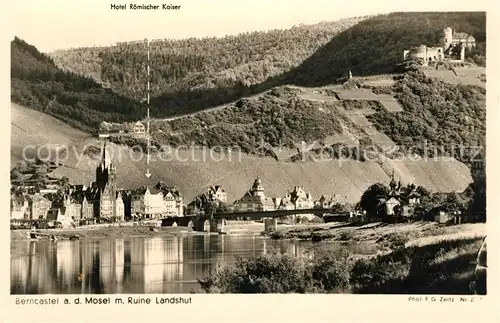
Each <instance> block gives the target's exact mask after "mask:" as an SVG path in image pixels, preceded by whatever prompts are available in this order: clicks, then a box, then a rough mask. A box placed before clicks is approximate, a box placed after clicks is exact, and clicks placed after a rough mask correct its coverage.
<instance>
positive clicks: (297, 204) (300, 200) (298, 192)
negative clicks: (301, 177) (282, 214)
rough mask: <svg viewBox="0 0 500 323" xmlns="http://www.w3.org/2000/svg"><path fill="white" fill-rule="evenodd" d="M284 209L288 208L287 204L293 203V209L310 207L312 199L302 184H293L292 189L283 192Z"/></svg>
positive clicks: (311, 206) (312, 205)
mask: <svg viewBox="0 0 500 323" xmlns="http://www.w3.org/2000/svg"><path fill="white" fill-rule="evenodd" d="M282 203H285V204H286V205H284V208H283V209H285V210H287V209H289V205H290V204H291V205H293V209H294V210H304V209H312V208H313V207H314V200H313V198H312V196H311V194H310V193H307V192H306V191H305V190H304V187H302V186H294V188H293V191H291V192H288V190H287V191H286V192H285V197H284V198H283V199H282Z"/></svg>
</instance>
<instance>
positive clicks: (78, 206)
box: [64, 142, 125, 220]
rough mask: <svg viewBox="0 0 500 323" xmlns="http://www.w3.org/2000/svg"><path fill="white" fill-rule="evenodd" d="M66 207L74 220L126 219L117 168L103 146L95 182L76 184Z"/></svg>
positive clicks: (67, 198)
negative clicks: (86, 185)
mask: <svg viewBox="0 0 500 323" xmlns="http://www.w3.org/2000/svg"><path fill="white" fill-rule="evenodd" d="M64 200H65V202H64V207H65V209H66V210H68V211H70V212H69V213H70V214H71V217H72V218H73V219H74V220H124V218H125V203H124V200H123V197H122V192H119V191H118V190H117V188H116V168H115V165H113V164H112V163H111V160H110V157H109V155H108V154H107V152H106V142H104V144H103V145H102V148H101V158H100V162H99V165H98V166H97V168H96V171H95V182H92V183H91V184H90V185H89V187H85V186H83V185H74V186H72V187H71V188H70V189H69V191H68V192H67V196H66V198H65V199H64Z"/></svg>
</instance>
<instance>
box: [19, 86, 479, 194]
mask: <svg viewBox="0 0 500 323" xmlns="http://www.w3.org/2000/svg"><path fill="white" fill-rule="evenodd" d="M301 95H304V94H303V93H302V94H301ZM309 96H310V95H309ZM12 115H13V123H15V124H16V125H17V124H19V123H21V122H22V125H32V127H30V128H31V129H32V130H31V131H30V132H29V133H28V136H27V135H26V133H25V132H24V131H20V130H19V129H17V127H15V126H14V125H13V126H12V143H13V146H12V147H11V154H12V156H13V158H14V157H15V156H19V155H20V152H21V150H22V145H24V144H26V143H27V144H31V143H40V144H43V143H49V144H51V143H52V144H53V143H59V144H68V145H69V146H70V147H74V149H73V148H71V149H70V154H69V155H68V158H65V160H61V162H62V163H63V165H64V166H62V167H59V168H58V169H56V170H55V171H54V172H53V173H52V174H51V175H52V176H55V177H62V176H67V177H68V178H69V179H70V181H71V182H72V183H82V181H83V182H84V183H86V184H88V183H89V182H90V181H92V180H94V176H95V167H96V166H97V163H98V155H99V148H98V147H100V142H99V140H98V139H96V138H88V136H87V135H86V134H85V133H82V132H80V131H78V130H75V129H72V128H71V127H70V126H68V125H64V124H63V123H61V122H60V121H59V120H57V119H55V118H53V117H50V116H46V115H44V114H42V113H39V112H37V111H32V110H30V109H27V108H22V107H19V106H16V105H13V106H12ZM43 125H47V129H42V126H43ZM49 129H53V131H52V130H49ZM65 140H67V141H65ZM108 146H109V152H110V154H111V156H112V157H113V162H114V163H115V164H116V165H117V180H118V184H119V186H120V187H122V188H136V187H138V186H141V185H145V184H155V183H156V182H157V181H158V180H164V181H165V182H167V183H169V184H171V185H176V186H178V187H179V189H180V190H181V192H182V193H183V195H184V197H185V199H186V200H188V201H189V200H191V199H192V198H193V197H194V196H196V195H197V194H199V193H200V192H201V191H203V190H204V189H206V187H208V186H209V185H212V184H220V185H223V186H224V187H225V188H226V190H227V192H228V198H229V200H230V201H232V200H234V199H237V198H239V197H241V196H242V195H243V194H244V192H245V190H246V189H248V187H249V186H250V185H251V184H252V183H253V180H254V179H255V177H257V176H260V177H261V178H262V180H263V183H264V185H265V188H266V194H268V195H270V196H282V195H283V194H284V190H286V189H291V188H292V187H293V186H294V185H304V186H305V187H306V188H307V190H310V191H311V193H312V194H313V197H315V198H319V196H320V195H321V194H336V195H337V196H340V198H341V200H345V201H350V202H357V201H358V200H359V197H360V196H361V194H362V193H363V191H364V190H365V189H366V188H367V187H368V186H369V185H371V184H373V183H375V182H380V181H381V182H385V183H388V182H389V180H390V174H391V173H392V170H394V172H395V174H396V176H397V177H400V178H401V180H402V181H404V182H415V183H416V184H419V185H424V186H425V187H427V188H429V189H431V190H436V191H462V190H464V189H465V188H466V187H467V186H468V185H469V183H470V182H471V181H472V179H471V176H470V172H469V169H468V168H467V167H466V166H465V165H464V164H462V163H459V162H455V161H452V162H450V161H448V160H440V159H437V160H428V161H412V160H409V159H407V160H404V159H403V160H390V159H386V160H385V161H384V162H382V163H380V162H377V161H365V162H360V161H356V160H342V161H339V160H330V161H316V162H314V161H303V162H295V163H293V162H290V161H286V160H282V161H276V160H275V159H273V158H270V157H262V156H252V155H248V154H242V155H241V157H239V156H240V155H237V154H236V155H231V156H232V158H229V155H227V154H224V155H221V154H217V153H212V154H210V153H207V152H206V151H205V152H204V151H202V150H197V149H194V150H184V151H178V152H177V153H176V155H165V154H161V155H160V154H153V155H152V158H151V165H150V171H151V173H152V176H151V178H150V179H147V178H146V177H145V176H144V174H145V172H146V160H145V157H144V155H142V156H141V155H140V154H139V153H137V152H133V151H132V150H131V149H130V148H128V147H125V146H117V145H115V144H112V143H110V144H109V145H108ZM85 151H94V152H95V154H86V153H83V152H85ZM289 153H290V154H293V150H290V151H289ZM61 156H62V157H65V156H66V155H65V154H62V155H61ZM211 156H212V157H211ZM288 156H290V155H288Z"/></svg>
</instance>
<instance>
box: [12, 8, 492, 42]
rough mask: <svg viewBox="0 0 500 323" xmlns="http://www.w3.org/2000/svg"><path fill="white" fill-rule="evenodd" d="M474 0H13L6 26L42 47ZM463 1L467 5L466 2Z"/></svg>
mask: <svg viewBox="0 0 500 323" xmlns="http://www.w3.org/2000/svg"><path fill="white" fill-rule="evenodd" d="M487 2H488V1H487V0H484V1H483V0H475V1H474V2H473V5H474V7H471V2H470V1H468V0H440V1H439V2H437V1H435V0H419V1H401V0H398V1H395V0H384V1H372V0H370V1H362V0H302V1H299V0H165V2H163V1H162V0H149V1H148V0H138V1H137V2H134V0H131V1H127V2H125V1H124V0H116V1H111V0H15V1H8V2H7V6H8V12H9V13H8V14H7V15H6V18H7V29H8V31H9V33H10V36H11V38H12V37H13V36H14V35H15V36H18V37H20V38H22V39H23V40H25V41H26V42H28V43H30V44H32V45H34V46H36V47H37V48H38V49H39V50H40V51H42V52H50V51H54V50H57V49H66V48H74V47H83V46H100V45H109V44H113V43H115V42H119V41H132V40H144V39H145V38H149V39H156V38H188V37H213V36H215V37H220V36H224V35H228V34H229V35H231V34H238V33H241V32H249V31H256V30H269V29H285V28H290V27H292V26H293V25H298V24H314V23H318V22H321V21H334V20H339V19H342V18H348V17H355V16H364V15H372V14H380V13H389V12H394V11H430V10H432V11H450V10H457V9H460V10H485V8H486V7H485V6H483V7H481V4H482V3H485V4H486V3H487ZM111 3H114V4H123V3H127V4H128V3H136V4H148V3H151V4H159V5H161V4H162V3H165V4H174V5H180V6H181V8H180V10H175V11H173V10H170V11H162V10H160V11H130V10H127V11H117V10H111V9H110V4H111ZM467 6H468V7H467Z"/></svg>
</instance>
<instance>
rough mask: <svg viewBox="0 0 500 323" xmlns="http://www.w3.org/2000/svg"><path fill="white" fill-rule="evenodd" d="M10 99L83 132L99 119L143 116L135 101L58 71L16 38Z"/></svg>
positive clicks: (49, 59)
mask: <svg viewBox="0 0 500 323" xmlns="http://www.w3.org/2000/svg"><path fill="white" fill-rule="evenodd" d="M11 100H12V101H13V102H14V103H18V104H20V105H22V106H25V107H27V108H30V109H33V110H37V111H40V112H43V113H45V114H49V115H52V116H54V117H56V118H57V119H60V120H63V121H64V122H66V123H68V124H70V125H72V126H75V127H77V128H80V129H83V130H94V129H96V128H97V126H98V125H99V124H100V123H101V122H102V121H103V120H116V121H119V122H124V121H128V120H136V119H138V118H139V117H140V116H142V115H143V114H144V110H143V109H142V106H141V105H140V104H139V103H137V102H136V101H134V100H132V99H129V98H127V97H125V96H122V95H118V94H116V93H114V92H113V91H112V90H110V89H105V88H103V87H102V86H101V85H100V84H98V83H96V82H95V81H94V80H92V79H90V78H86V77H82V76H78V75H76V74H73V73H69V72H64V71H62V70H60V69H59V68H57V67H56V66H55V64H54V62H53V61H52V59H51V58H49V57H48V56H46V55H44V54H41V53H40V52H39V51H38V50H37V49H36V48H35V47H34V46H32V45H29V44H27V43H26V42H24V41H23V40H21V39H19V38H17V37H16V38H15V39H14V40H13V41H12V42H11Z"/></svg>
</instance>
